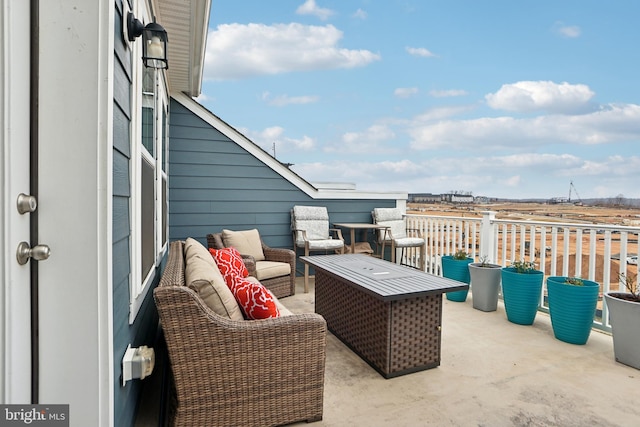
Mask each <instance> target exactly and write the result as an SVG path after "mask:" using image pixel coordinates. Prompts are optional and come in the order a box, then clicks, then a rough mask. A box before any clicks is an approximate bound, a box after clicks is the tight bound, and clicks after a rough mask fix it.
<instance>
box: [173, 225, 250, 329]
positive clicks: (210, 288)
mask: <svg viewBox="0 0 640 427" xmlns="http://www.w3.org/2000/svg"><path fill="white" fill-rule="evenodd" d="M184 252H185V263H186V265H185V271H184V276H185V281H186V284H187V286H188V287H189V288H191V289H193V290H194V291H196V292H198V295H199V296H200V298H202V301H203V302H204V303H205V304H207V306H209V308H211V310H213V311H214V312H215V313H217V314H219V315H220V316H224V317H227V318H229V319H231V320H244V316H243V315H242V311H241V310H240V306H239V305H238V303H237V301H236V299H235V298H234V296H233V294H232V293H231V291H230V290H229V287H228V286H227V284H226V283H225V281H224V278H223V277H222V274H220V270H218V267H217V265H216V262H215V261H214V259H213V257H212V256H211V254H209V251H208V250H207V249H206V248H205V247H204V246H203V245H202V244H201V243H200V242H198V241H197V240H195V239H191V238H189V239H187V241H185V246H184Z"/></svg>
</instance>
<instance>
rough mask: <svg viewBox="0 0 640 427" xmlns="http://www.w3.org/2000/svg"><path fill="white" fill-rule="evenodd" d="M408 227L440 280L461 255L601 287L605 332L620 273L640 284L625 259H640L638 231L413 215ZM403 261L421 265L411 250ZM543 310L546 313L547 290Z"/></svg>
mask: <svg viewBox="0 0 640 427" xmlns="http://www.w3.org/2000/svg"><path fill="white" fill-rule="evenodd" d="M407 223H408V227H409V228H413V229H418V230H420V231H421V232H422V233H423V235H424V236H425V237H426V251H425V253H426V262H425V270H426V271H427V272H428V273H433V274H437V275H442V268H441V265H442V264H441V257H442V256H443V255H450V254H453V253H454V252H455V251H457V250H459V249H463V250H464V251H465V252H467V253H468V254H470V255H469V256H471V257H473V258H474V259H475V260H476V261H479V260H480V258H482V257H484V258H487V260H488V261H490V262H493V263H496V264H500V265H502V266H508V265H510V264H511V262H512V261H514V260H520V259H524V260H526V261H533V262H535V263H536V265H537V267H538V269H539V270H542V271H543V272H544V274H545V277H546V276H573V277H582V278H585V279H589V280H594V281H596V282H598V283H600V297H599V301H598V308H597V312H596V317H595V319H594V326H595V327H597V328H601V329H605V330H608V329H609V328H610V326H609V320H608V315H607V308H606V305H605V304H604V303H603V297H602V296H603V294H604V293H606V292H609V291H610V290H614V291H615V290H619V289H620V290H624V285H623V284H622V283H621V282H620V279H619V275H620V274H621V273H622V274H625V275H632V276H633V275H636V280H637V272H638V271H637V264H628V263H627V257H628V256H631V255H638V252H639V248H638V236H639V235H640V227H627V226H614V225H605V224H573V223H560V222H543V221H525V220H521V221H513V220H501V219H496V217H495V212H490V211H487V212H483V216H482V217H481V218H479V217H450V216H431V215H411V214H410V215H407ZM403 257H404V259H403V262H405V263H407V264H410V265H414V266H418V265H420V264H419V261H420V260H419V252H418V251H416V250H408V251H407V252H406V253H404V254H403ZM636 259H637V258H636ZM472 292H473V291H472ZM540 309H541V310H543V311H548V305H547V302H546V286H543V290H542V292H541V295H540Z"/></svg>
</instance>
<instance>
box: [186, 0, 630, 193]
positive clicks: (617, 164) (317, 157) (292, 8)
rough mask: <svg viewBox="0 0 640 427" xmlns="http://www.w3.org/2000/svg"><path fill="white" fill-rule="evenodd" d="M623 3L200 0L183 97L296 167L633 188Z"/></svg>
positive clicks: (389, 186)
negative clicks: (206, 12) (204, 26)
mask: <svg viewBox="0 0 640 427" xmlns="http://www.w3.org/2000/svg"><path fill="white" fill-rule="evenodd" d="M639 17H640V1H637V0H611V1H603V0H563V1H558V0H535V1H534V0H530V1H525V0H522V1H516V0H487V1H476V0H446V1H445V0H442V1H430V0H384V1H383V0H377V1H375V0H278V1H264V0H243V1H232V0H214V1H213V4H212V12H211V19H210V22H209V34H208V40H207V50H206V57H205V70H204V82H203V88H202V95H201V96H200V97H199V98H198V100H199V102H201V103H202V104H203V105H204V106H205V107H207V108H208V109H209V110H211V111H212V112H213V113H215V114H216V115H218V116H219V117H220V118H222V119H223V120H225V121H226V122H227V123H229V124H230V125H232V126H233V127H235V128H236V129H238V130H240V131H241V132H243V133H244V134H245V135H246V136H247V137H248V138H249V139H251V140H252V141H253V142H255V143H256V144H258V145H259V146H260V147H262V148H263V149H265V150H266V151H268V152H270V153H272V154H273V146H274V143H275V155H276V158H277V159H278V160H280V161H282V162H287V163H293V164H294V165H293V166H292V169H293V170H294V171H295V172H296V173H298V174H299V175H300V176H302V177H303V178H304V179H306V180H307V181H310V182H327V181H332V182H350V183H355V184H356V186H357V189H359V190H367V191H407V192H410V193H417V192H420V193H429V192H430V193H444V192H449V191H468V192H472V193H473V194H474V195H476V196H491V197H508V198H527V197H544V198H547V197H561V196H564V197H566V196H568V195H569V183H570V182H571V181H573V183H574V186H575V188H576V189H577V190H578V192H579V195H580V196H581V197H582V198H592V197H595V198H600V197H615V196H617V195H619V194H622V195H624V196H625V197H628V198H631V197H640V185H639V184H640V179H639V178H640V155H639V154H638V147H639V146H640V145H639V142H640V85H639V79H640V67H639V65H640V64H639V60H638V59H639V52H640V25H638V19H639ZM572 197H575V195H573V194H572Z"/></svg>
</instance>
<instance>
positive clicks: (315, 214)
mask: <svg viewBox="0 0 640 427" xmlns="http://www.w3.org/2000/svg"><path fill="white" fill-rule="evenodd" d="M291 231H292V233H293V250H294V251H295V252H296V255H297V249H298V248H302V249H304V255H305V256H309V253H311V252H318V251H323V252H325V253H327V252H329V251H338V252H339V253H344V239H343V238H342V231H340V230H339V229H336V228H329V213H328V212H327V208H326V207H324V206H294V207H293V209H292V210H291ZM304 291H305V292H308V291H309V265H308V264H306V263H305V264H304Z"/></svg>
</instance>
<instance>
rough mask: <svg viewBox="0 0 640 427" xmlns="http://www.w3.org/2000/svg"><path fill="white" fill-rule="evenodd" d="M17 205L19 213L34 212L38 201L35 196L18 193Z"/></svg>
mask: <svg viewBox="0 0 640 427" xmlns="http://www.w3.org/2000/svg"><path fill="white" fill-rule="evenodd" d="M17 205H18V212H19V213H20V215H23V214H26V213H29V212H35V210H36V208H37V207H38V201H37V200H36V198H35V196H29V195H28V194H24V193H20V194H18V200H17Z"/></svg>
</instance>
